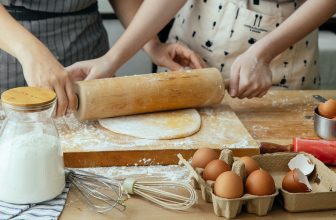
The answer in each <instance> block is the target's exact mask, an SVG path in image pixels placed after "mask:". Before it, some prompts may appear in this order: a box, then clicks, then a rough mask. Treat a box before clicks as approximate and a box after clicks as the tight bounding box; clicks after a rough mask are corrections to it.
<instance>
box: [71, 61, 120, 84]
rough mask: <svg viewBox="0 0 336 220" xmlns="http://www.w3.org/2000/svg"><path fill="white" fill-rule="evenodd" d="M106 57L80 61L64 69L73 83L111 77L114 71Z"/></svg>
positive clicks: (111, 63)
mask: <svg viewBox="0 0 336 220" xmlns="http://www.w3.org/2000/svg"><path fill="white" fill-rule="evenodd" d="M114 66H115V65H113V62H112V61H111V60H110V59H109V57H108V56H107V55H104V56H102V57H99V58H96V59H92V60H85V61H80V62H77V63H74V64H72V65H71V66H68V67H66V68H65V69H66V71H67V72H68V74H69V76H70V78H71V79H72V80H73V81H82V80H91V79H100V78H108V77H113V76H114V74H115V71H116V69H115V68H113V67H114Z"/></svg>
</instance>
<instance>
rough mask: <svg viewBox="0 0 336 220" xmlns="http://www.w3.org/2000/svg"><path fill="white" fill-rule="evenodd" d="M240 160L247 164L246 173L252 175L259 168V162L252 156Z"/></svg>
mask: <svg viewBox="0 0 336 220" xmlns="http://www.w3.org/2000/svg"><path fill="white" fill-rule="evenodd" d="M240 160H241V161H242V162H243V163H244V164H245V170H246V175H247V176H248V175H250V174H251V173H252V172H253V171H255V170H259V169H260V167H259V164H258V163H257V161H255V160H254V159H253V158H252V157H246V156H245V157H241V158H240Z"/></svg>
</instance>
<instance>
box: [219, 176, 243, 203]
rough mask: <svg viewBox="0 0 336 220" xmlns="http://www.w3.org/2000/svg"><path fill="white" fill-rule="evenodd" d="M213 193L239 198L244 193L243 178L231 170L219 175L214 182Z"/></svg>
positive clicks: (229, 197) (224, 196) (228, 197)
mask: <svg viewBox="0 0 336 220" xmlns="http://www.w3.org/2000/svg"><path fill="white" fill-rule="evenodd" d="M214 193H215V195H217V196H219V197H223V198H227V199H235V198H240V197H242V196H243V194H244V185H243V180H242V178H241V177H240V176H238V175H237V174H235V173H234V172H232V171H226V172H224V173H222V174H221V175H219V176H218V177H217V179H216V181H215V184H214Z"/></svg>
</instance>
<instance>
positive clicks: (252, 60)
mask: <svg viewBox="0 0 336 220" xmlns="http://www.w3.org/2000/svg"><path fill="white" fill-rule="evenodd" d="M271 86H272V72H271V69H270V65H269V62H266V61H264V60H263V59H260V58H258V56H257V55H256V53H255V52H254V49H253V48H252V47H250V48H249V49H248V50H247V51H245V52H244V53H243V54H241V55H240V56H238V57H237V58H236V60H235V61H234V62H233V64H232V66H231V74H230V86H229V87H230V89H229V90H230V91H229V93H230V95H231V96H232V97H238V98H253V97H259V98H260V97H263V96H264V95H265V94H266V93H267V91H268V90H269V88H270V87H271Z"/></svg>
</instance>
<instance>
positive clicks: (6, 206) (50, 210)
mask: <svg viewBox="0 0 336 220" xmlns="http://www.w3.org/2000/svg"><path fill="white" fill-rule="evenodd" d="M69 188H70V183H69V182H67V183H66V185H65V188H64V190H63V192H62V193H61V194H60V195H58V196H57V197H56V198H54V199H52V200H49V201H46V202H42V203H38V204H28V205H15V204H10V203H6V202H1V201H0V219H1V220H7V219H15V220H30V219H34V220H42V219H43V220H56V219H58V217H59V216H60V214H61V213H62V211H63V208H64V205H65V202H66V199H67V197H68V192H69Z"/></svg>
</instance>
